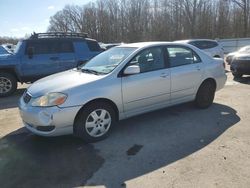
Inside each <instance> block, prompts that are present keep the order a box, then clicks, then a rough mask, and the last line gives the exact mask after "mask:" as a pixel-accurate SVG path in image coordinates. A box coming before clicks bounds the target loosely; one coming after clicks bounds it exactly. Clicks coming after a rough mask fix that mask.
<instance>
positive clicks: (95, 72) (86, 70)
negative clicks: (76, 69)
mask: <svg viewBox="0 0 250 188" xmlns="http://www.w3.org/2000/svg"><path fill="white" fill-rule="evenodd" d="M82 72H86V73H90V74H95V75H99V74H102V73H101V72H98V71H95V70H92V69H82Z"/></svg>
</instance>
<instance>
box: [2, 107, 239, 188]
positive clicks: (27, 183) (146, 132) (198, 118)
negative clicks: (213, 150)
mask: <svg viewBox="0 0 250 188" xmlns="http://www.w3.org/2000/svg"><path fill="white" fill-rule="evenodd" d="M239 121H240V118H239V116H238V115H237V112H236V111H235V110H234V109H232V108H231V107H229V106H226V105H222V104H213V105H212V106H211V107H210V108H208V109H206V110H198V109H195V108H193V106H192V104H190V103H188V104H183V105H178V106H175V107H171V108H166V109H162V110H158V111H155V112H151V113H147V114H144V115H141V116H137V117H134V118H130V119H127V120H124V121H121V122H120V123H119V124H118V125H117V126H116V128H115V129H114V131H113V133H112V134H111V135H110V137H109V138H108V139H106V140H104V141H101V142H98V143H94V144H84V143H83V142H82V141H81V140H79V139H77V138H74V137H72V136H62V137H55V138H41V137H38V136H35V135H33V134H32V133H29V132H28V131H26V130H25V129H24V128H22V129H19V130H17V131H15V132H12V133H10V134H9V135H6V136H5V137H3V138H1V139H0V172H1V176H0V182H1V186H4V187H14V186H16V185H18V187H76V186H83V185H86V184H87V185H89V186H90V187H91V186H95V185H102V186H105V187H107V188H113V187H114V188H117V187H126V184H125V182H126V181H128V180H131V179H134V178H137V177H140V176H142V175H145V174H147V173H150V172H153V171H155V170H158V169H160V168H162V167H165V166H167V165H169V164H171V163H173V162H176V161H178V160H180V159H182V158H185V157H186V156H189V155H191V154H193V153H194V152H197V151H199V150H200V149H202V148H204V147H206V146H207V145H208V144H210V143H211V142H213V141H214V140H215V139H217V138H218V137H219V136H220V135H221V134H222V133H224V132H225V131H226V130H227V129H228V128H230V127H231V126H233V125H235V124H236V123H237V122H239Z"/></svg>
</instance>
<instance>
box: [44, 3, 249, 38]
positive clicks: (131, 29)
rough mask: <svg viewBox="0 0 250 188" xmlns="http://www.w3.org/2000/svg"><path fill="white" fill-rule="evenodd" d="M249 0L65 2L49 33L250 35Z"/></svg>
mask: <svg viewBox="0 0 250 188" xmlns="http://www.w3.org/2000/svg"><path fill="white" fill-rule="evenodd" d="M249 4H250V0H96V1H95V2H92V3H89V4H86V5H83V6H79V5H66V6H65V7H64V8H63V9H62V10H60V11H58V12H57V13H56V14H55V15H54V16H52V17H51V18H50V25H49V27H48V31H50V32H52V31H53V32H59V31H60V32H87V33H88V34H89V36H90V37H92V38H95V39H97V40H98V41H102V42H136V41H157V40H161V41H162V40H163V41H173V40H180V39H187V38H212V39H215V38H239V37H250V34H249V25H250V24H249V8H250V5H249Z"/></svg>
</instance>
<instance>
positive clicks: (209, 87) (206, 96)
mask: <svg viewBox="0 0 250 188" xmlns="http://www.w3.org/2000/svg"><path fill="white" fill-rule="evenodd" d="M214 96H215V87H214V84H213V83H211V82H209V81H207V82H204V83H202V84H201V86H200V88H199V89H198V92H197V94H196V98H195V104H196V106H197V107H199V108H208V107H209V106H210V105H211V104H212V103H213V100H214Z"/></svg>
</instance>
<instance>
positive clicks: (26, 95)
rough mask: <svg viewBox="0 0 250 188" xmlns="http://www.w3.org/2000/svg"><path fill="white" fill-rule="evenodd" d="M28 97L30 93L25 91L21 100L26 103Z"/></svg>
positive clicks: (28, 100) (29, 97)
mask: <svg viewBox="0 0 250 188" xmlns="http://www.w3.org/2000/svg"><path fill="white" fill-rule="evenodd" d="M30 99H31V95H30V94H29V93H28V92H25V94H24V96H23V101H24V102H25V103H26V104H27V103H28V102H30Z"/></svg>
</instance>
